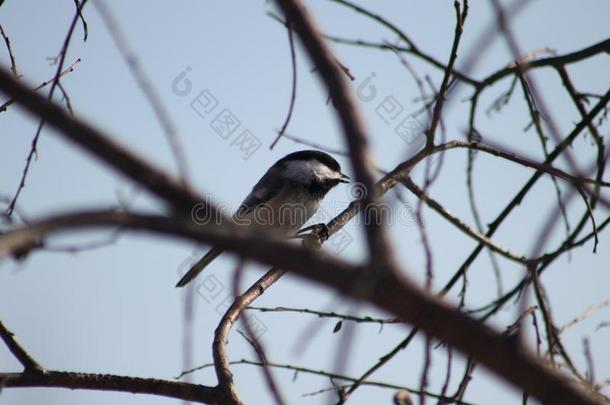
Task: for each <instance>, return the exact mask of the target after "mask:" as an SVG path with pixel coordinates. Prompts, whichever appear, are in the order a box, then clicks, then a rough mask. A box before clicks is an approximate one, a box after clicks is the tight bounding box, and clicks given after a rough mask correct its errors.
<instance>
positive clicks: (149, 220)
mask: <svg viewBox="0 0 610 405" xmlns="http://www.w3.org/2000/svg"><path fill="white" fill-rule="evenodd" d="M58 222H63V223H64V225H65V226H64V228H65V227H66V226H67V227H72V228H77V227H80V228H82V227H85V226H93V225H95V226H102V225H106V226H108V225H122V226H123V227H124V228H132V229H138V230H149V231H155V232H158V233H163V234H169V235H174V236H180V237H183V238H187V239H188V240H190V241H195V242H206V243H210V242H213V244H214V245H217V246H219V247H223V248H225V249H227V250H230V251H233V252H236V253H238V254H240V255H243V256H244V257H246V258H251V259H255V260H259V261H261V262H263V263H265V264H268V265H272V266H277V267H278V268H283V269H287V270H291V271H294V272H295V273H296V274H298V275H299V276H301V277H304V278H307V279H310V280H313V281H316V282H318V283H320V284H323V285H326V286H331V287H333V288H334V289H335V290H337V291H339V292H341V293H343V294H345V295H346V296H350V297H353V298H356V299H360V300H365V301H368V302H370V303H373V304H375V305H377V306H378V307H380V308H382V309H385V310H387V311H388V312H390V313H392V314H394V315H396V316H398V317H400V318H401V319H403V320H404V321H405V322H408V323H411V324H413V325H416V326H417V327H419V328H421V329H422V330H423V331H424V332H426V333H428V334H429V335H431V336H434V337H436V338H438V339H440V340H441V341H443V342H444V343H446V344H448V345H449V346H453V347H455V348H456V349H458V350H460V351H462V352H463V353H465V354H468V355H470V356H472V358H473V359H474V360H475V361H477V362H478V363H481V364H483V365H485V366H487V367H488V368H490V369H491V370H492V371H494V372H495V373H497V374H498V375H500V376H502V377H503V378H504V379H506V380H507V381H509V382H511V383H513V384H515V385H517V386H518V387H520V388H521V389H523V390H524V391H527V392H529V393H531V395H532V396H534V397H536V398H538V399H539V400H540V401H541V402H543V403H552V404H574V403H579V404H597V403H598V402H597V401H596V400H595V399H593V398H591V397H590V396H589V394H588V393H585V392H583V391H581V390H580V389H578V388H577V387H576V386H575V385H574V383H573V382H572V381H570V380H568V379H567V378H565V377H563V376H561V375H559V374H558V373H557V372H555V371H554V370H551V369H549V368H548V367H545V366H544V365H543V364H541V363H540V362H539V360H538V359H537V358H536V357H535V355H534V354H532V353H530V352H529V350H527V349H526V348H525V347H523V346H522V345H521V344H520V343H519V342H518V341H515V340H514V339H511V338H509V337H505V336H502V335H501V334H500V333H497V332H494V331H493V330H492V329H490V328H489V327H488V326H486V325H484V324H482V323H480V322H478V321H476V320H474V319H472V318H470V317H469V316H467V315H466V314H464V313H462V312H460V311H458V310H457V309H454V308H452V307H449V306H448V305H447V304H445V303H442V302H440V301H439V300H438V299H436V298H434V297H431V296H429V295H428V294H427V293H425V292H423V291H421V290H420V289H419V288H417V287H416V286H415V285H414V284H413V283H412V282H411V281H409V280H407V279H405V278H404V277H402V276H401V275H400V270H399V269H396V268H392V269H384V270H385V271H377V272H374V271H371V269H370V268H369V267H368V266H356V265H350V264H348V263H346V262H344V261H342V260H339V259H337V258H334V257H332V256H329V255H327V254H324V253H323V252H319V251H312V250H305V249H302V248H299V247H297V246H294V245H291V244H289V243H286V242H283V241H281V242H280V241H273V240H270V239H267V238H261V237H260V236H250V237H245V236H243V235H238V234H227V233H224V234H223V233H222V232H214V230H213V229H212V228H211V227H201V228H199V229H198V228H197V226H195V225H193V224H192V223H191V222H188V221H180V220H179V219H177V218H166V217H155V216H143V215H130V214H124V213H103V215H98V216H97V217H96V216H91V215H87V216H81V217H80V218H75V217H72V218H69V217H68V218H58V219H55V220H49V221H47V222H46V223H44V222H43V223H39V224H37V225H31V226H29V227H26V228H23V229H22V230H17V231H12V232H9V233H7V234H5V235H4V236H3V237H2V238H0V252H6V247H7V245H10V242H11V240H15V239H20V238H23V236H24V235H27V234H28V233H30V234H31V233H32V230H34V231H35V232H33V233H35V234H36V233H37V234H40V233H41V231H45V232H50V231H57V230H59V229H61V228H58V227H57V226H55V227H52V226H50V224H53V223H55V224H57V223H58ZM208 229H209V231H208ZM219 234H220V235H219ZM347 280H349V282H348V281H347ZM354 283H357V284H359V285H366V286H367V287H368V288H367V294H365V295H364V296H363V295H362V294H361V290H355V289H354V288H353V285H354ZM246 305H247V303H246Z"/></svg>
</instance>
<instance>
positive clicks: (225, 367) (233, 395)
mask: <svg viewBox="0 0 610 405" xmlns="http://www.w3.org/2000/svg"><path fill="white" fill-rule="evenodd" d="M284 273H285V271H284V270H280V269H276V268H273V269H271V270H269V271H268V272H267V273H265V274H264V275H263V276H262V277H261V278H260V279H258V281H257V282H256V283H254V284H253V285H252V286H251V287H250V288H249V289H248V290H247V291H246V292H245V293H243V294H242V295H240V296H239V297H237V298H235V301H233V304H232V305H231V306H230V307H229V309H228V310H227V312H226V313H225V314H224V316H223V317H222V319H221V320H220V323H219V324H218V327H217V328H216V331H215V332H214V343H213V345H212V354H213V357H214V370H216V377H217V378H218V388H219V389H220V390H222V391H223V392H224V394H225V396H226V397H227V400H228V403H229V404H237V405H239V404H243V402H242V401H241V399H240V398H239V394H238V393H237V387H236V386H235V383H234V382H233V374H232V373H231V370H230V361H229V355H228V353H227V343H228V341H229V333H230V332H231V328H232V327H233V325H235V322H236V321H237V318H238V317H239V315H240V314H241V313H242V311H243V310H244V309H246V307H247V306H248V305H250V303H251V302H253V301H254V300H255V299H257V298H258V297H260V296H261V295H262V294H263V293H264V292H265V290H266V289H267V288H269V286H271V285H272V284H273V283H275V282H276V281H277V280H278V279H279V278H280V277H282V275H283V274H284Z"/></svg>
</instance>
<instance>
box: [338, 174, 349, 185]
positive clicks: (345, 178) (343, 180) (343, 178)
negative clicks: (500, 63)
mask: <svg viewBox="0 0 610 405" xmlns="http://www.w3.org/2000/svg"><path fill="white" fill-rule="evenodd" d="M349 181H350V178H349V176H348V175H347V174H343V173H341V179H340V180H339V183H349Z"/></svg>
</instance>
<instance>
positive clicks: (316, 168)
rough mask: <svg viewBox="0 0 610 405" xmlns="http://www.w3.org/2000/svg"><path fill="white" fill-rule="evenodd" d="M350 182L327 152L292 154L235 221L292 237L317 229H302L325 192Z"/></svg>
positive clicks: (216, 251)
mask: <svg viewBox="0 0 610 405" xmlns="http://www.w3.org/2000/svg"><path fill="white" fill-rule="evenodd" d="M349 180H350V178H349V176H347V175H345V174H343V173H342V172H341V166H340V165H339V163H338V162H337V161H336V160H335V159H334V158H333V157H332V156H330V155H329V154H328V153H325V152H322V151H319V150H301V151H298V152H293V153H290V154H288V155H286V156H284V157H283V158H281V159H280V160H278V161H277V162H275V163H274V164H273V166H271V167H270V168H269V169H268V170H267V172H266V173H265V174H264V175H263V177H261V179H260V180H259V181H258V183H256V185H255V186H254V187H253V188H252V191H251V192H250V194H248V196H247V197H246V199H245V200H244V201H243V202H242V203H241V205H240V207H239V208H238V209H237V211H236V212H235V214H234V215H233V217H232V219H233V221H234V222H235V223H236V224H238V225H244V226H248V227H255V228H256V229H260V228H264V230H265V231H266V232H270V231H271V232H277V233H279V234H280V235H281V236H282V237H286V238H290V237H292V236H295V235H297V234H298V233H299V232H302V231H305V230H309V229H314V228H315V227H316V226H312V227H308V228H306V229H301V227H302V226H303V225H304V224H305V223H306V222H307V221H308V220H309V219H310V218H311V217H312V216H313V215H314V214H315V212H316V211H317V210H318V208H319V207H320V202H321V201H322V199H323V198H324V197H325V196H326V193H328V192H329V191H330V190H331V189H332V188H334V187H335V186H337V185H338V184H339V183H348V182H349ZM320 225H321V226H322V227H324V225H323V224H320ZM299 230H300V231H299ZM222 252H223V249H222V248H220V247H212V248H211V249H210V250H209V251H208V252H207V253H206V254H205V255H204V256H203V257H202V258H201V259H200V260H199V261H198V262H197V263H195V264H194V265H193V266H192V267H191V268H190V269H189V271H187V272H186V274H184V276H183V277H182V278H181V279H180V281H178V283H177V284H176V287H184V286H185V285H187V284H188V283H189V282H190V281H192V280H193V279H194V278H195V277H197V275H198V274H199V273H200V272H201V271H202V270H203V269H204V268H205V267H207V266H208V265H209V264H210V263H211V262H212V261H213V260H214V259H216V258H217V257H218V256H219V255H220V254H221V253H222Z"/></svg>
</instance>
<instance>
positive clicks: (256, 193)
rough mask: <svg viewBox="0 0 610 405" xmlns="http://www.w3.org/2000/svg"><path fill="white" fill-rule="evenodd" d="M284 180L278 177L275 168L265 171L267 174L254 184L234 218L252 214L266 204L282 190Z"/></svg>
mask: <svg viewBox="0 0 610 405" xmlns="http://www.w3.org/2000/svg"><path fill="white" fill-rule="evenodd" d="M284 182H285V180H284V179H283V178H282V177H281V176H280V175H279V173H278V169H276V168H275V167H272V168H270V169H269V170H267V173H265V175H264V176H263V177H261V179H260V180H259V181H258V183H256V185H255V186H254V187H253V188H252V191H251V192H250V194H248V196H247V197H246V199H245V200H244V201H243V202H242V203H241V205H240V206H239V208H238V209H237V212H235V214H234V215H233V217H234V218H240V217H243V216H244V215H246V214H248V213H250V212H252V211H253V210H254V209H255V208H256V207H258V206H260V205H262V204H265V203H268V202H269V201H271V199H273V197H276V196H277V195H278V194H279V193H280V192H281V191H282V190H283V189H284Z"/></svg>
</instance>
